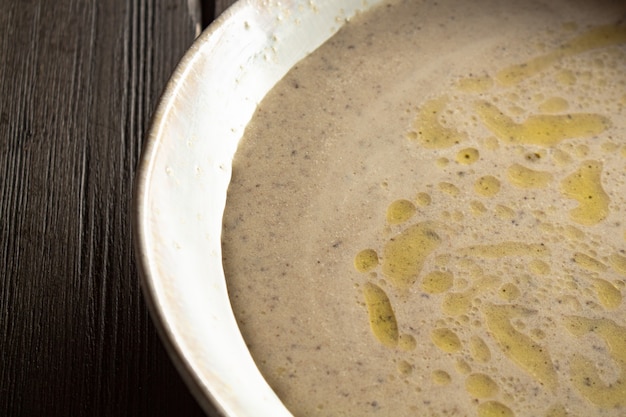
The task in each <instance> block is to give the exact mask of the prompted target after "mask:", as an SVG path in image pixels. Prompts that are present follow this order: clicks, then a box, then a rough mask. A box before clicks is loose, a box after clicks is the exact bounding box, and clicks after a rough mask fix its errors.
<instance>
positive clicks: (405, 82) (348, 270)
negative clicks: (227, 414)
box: [223, 0, 626, 417]
mask: <svg viewBox="0 0 626 417" xmlns="http://www.w3.org/2000/svg"><path fill="white" fill-rule="evenodd" d="M625 13H626V8H625V7H624V5H623V2H621V1H615V2H608V1H604V2H590V1H558V2H557V1H545V2H536V1H530V2H511V1H498V0H480V1H475V2H467V1H461V0H451V1H443V0H442V1H439V2H433V1H401V0H398V1H392V2H390V3H389V4H384V5H382V6H380V7H377V8H376V9H374V10H372V11H371V12H368V13H365V14H363V15H360V16H358V17H357V18H354V19H353V20H352V21H351V22H349V23H347V24H346V25H345V26H344V28H343V29H342V30H341V31H340V32H339V33H338V34H337V35H336V36H334V37H333V38H332V39H331V40H329V41H328V42H327V43H326V44H324V45H323V46H322V47H321V48H319V49H318V50H317V51H316V52H314V53H313V54H311V55H310V56H309V57H307V58H306V59H305V60H303V61H302V62H300V63H299V64H298V65H296V66H295V67H294V68H293V69H292V70H291V71H290V72H289V73H288V74H287V76H285V78H284V79H283V80H282V81H281V82H280V83H279V84H278V85H276V87H275V88H274V89H273V90H272V91H271V92H270V93H269V94H268V96H267V97H266V99H265V100H264V101H263V102H262V103H261V105H260V106H259V108H258V111H257V113H256V115H255V116H254V118H253V120H252V122H251V123H250V125H249V127H248V129H247V131H246V133H245V137H244V139H243V141H242V143H241V146H240V149H239V150H238V153H237V155H236V158H235V161H234V168H233V180H232V184H231V187H230V189H229V195H228V203H227V208H226V213H225V219H224V230H223V249H224V268H225V272H226V276H227V280H228V287H229V292H230V295H231V299H232V304H233V308H234V311H235V314H236V316H237V320H238V322H239V325H240V327H241V331H242V333H243V335H244V338H245V340H246V341H247V343H248V345H249V347H250V350H251V352H252V355H253V357H254V358H255V360H256V362H257V364H258V366H259V368H260V370H261V372H262V373H263V375H264V376H265V377H266V379H267V381H268V382H269V383H270V385H271V386H272V387H273V388H274V390H275V391H276V393H277V394H278V395H279V397H280V398H281V399H282V400H283V401H284V403H285V404H286V406H287V407H288V408H289V409H290V410H291V411H292V412H293V413H294V415H296V416H333V417H336V416H359V417H360V416H370V415H372V416H373V415H376V416H394V417H401V416H416V415H420V416H465V415H467V416H481V417H491V416H581V417H586V416H623V415H626V314H625V313H626V305H625V304H626V303H624V302H623V300H622V298H623V294H624V290H625V286H626V250H625V249H626V224H624V221H625V220H626V210H625V209H624V208H625V207H626V201H625V197H626V184H625V179H626V169H625V168H624V167H625V166H626V117H625V106H626V71H625V69H626V24H624V22H623V20H624V16H625Z"/></svg>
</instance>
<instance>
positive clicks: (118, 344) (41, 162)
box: [0, 0, 232, 417]
mask: <svg viewBox="0 0 626 417" xmlns="http://www.w3.org/2000/svg"><path fill="white" fill-rule="evenodd" d="M231 2H232V1H229V0H226V1H219V0H218V1H211V2H209V1H203V2H200V0H189V1H186V0H98V1H95V0H94V1H76V0H55V1H47V0H0V63H1V65H0V332H1V334H0V355H1V357H0V416H46V417H54V416H63V417H68V416H116V417H117V416H150V417H155V416H174V415H175V416H180V415H183V416H201V415H203V412H202V410H201V409H200V408H199V406H198V405H197V403H196V402H195V400H194V399H193V397H192V396H191V394H190V393H189V391H188V390H187V387H186V386H185V384H184V382H183V380H182V379H181V377H180V376H179V375H178V373H177V372H176V370H175V368H174V366H173V364H172V362H171V360H170V358H169V357H168V356H167V354H166V352H165V350H164V348H163V346H162V344H161V341H160V340H159V338H158V336H157V334H156V330H155V327H154V325H153V322H152V319H151V317H150V316H149V314H148V311H147V308H146V304H145V302H144V299H143V295H142V293H141V289H140V286H139V280H138V276H137V271H136V264H135V258H134V254H133V246H132V234H131V226H130V223H131V222H130V211H131V210H130V209H131V195H132V189H133V178H134V175H135V169H136V166H137V162H138V160H139V158H140V153H141V147H142V141H143V139H144V135H145V132H146V131H147V128H148V123H149V119H150V116H151V114H152V112H153V111H154V109H155V107H156V104H157V101H158V98H159V95H160V93H161V92H162V90H163V88H164V86H165V84H166V82H167V80H168V78H169V76H170V74H171V72H172V71H173V69H174V67H175V65H176V63H177V62H178V60H179V59H180V58H181V57H182V55H183V53H184V52H185V51H186V49H187V48H188V47H189V46H190V44H191V43H192V42H193V39H194V36H195V27H196V26H195V24H194V19H195V20H197V19H198V16H199V13H198V11H199V10H202V11H203V12H204V14H203V15H202V18H203V20H204V23H205V24H206V23H207V22H210V21H211V19H212V18H213V16H215V15H217V14H219V13H220V12H221V11H222V10H223V9H224V8H225V7H226V6H227V5H228V4H229V3H231Z"/></svg>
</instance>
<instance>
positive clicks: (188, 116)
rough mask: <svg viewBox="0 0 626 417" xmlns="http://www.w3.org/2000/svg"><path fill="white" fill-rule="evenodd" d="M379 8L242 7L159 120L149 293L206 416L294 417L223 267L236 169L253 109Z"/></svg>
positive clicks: (140, 216) (174, 80) (181, 68)
mask: <svg viewBox="0 0 626 417" xmlns="http://www.w3.org/2000/svg"><path fill="white" fill-rule="evenodd" d="M379 2H380V1H379V0H369V1H364V0H341V1H339V0H316V1H315V2H313V1H310V0H289V1H274V0H240V1H238V2H237V3H235V4H234V5H233V6H231V7H230V8H229V9H228V10H226V11H225V12H224V13H223V14H222V15H221V16H220V17H219V18H218V19H217V20H216V21H215V22H214V23H213V24H212V25H211V26H210V27H209V28H208V29H207V30H205V32H204V33H203V34H202V35H201V36H200V37H199V38H198V39H197V40H196V41H195V42H194V44H193V45H192V46H191V48H190V49H189V51H188V52H187V53H186V54H185V56H184V57H183V59H182V60H181V62H180V64H179V65H178V66H177V68H176V70H175V71H174V73H173V75H172V77H171V79H170V81H169V82H168V84H167V86H166V88H165V91H164V93H163V95H162V97H161V99H160V102H159V105H158V108H157V109H156V111H155V113H154V116H153V119H152V122H151V126H150V129H149V132H148V134H147V138H146V140H145V144H144V149H143V152H142V157H141V161H140V164H139V167H138V173H137V177H136V183H135V191H134V204H133V210H134V212H133V222H134V226H133V227H134V238H135V249H136V254H137V263H138V268H139V272H140V277H141V283H142V288H143V291H144V295H145V298H146V300H147V304H148V306H149V309H150V311H151V314H152V316H153V319H154V321H155V323H156V325H157V329H158V331H159V333H160V335H161V338H162V339H163V341H164V343H165V345H166V348H167V349H168V351H169V353H170V355H171V357H172V359H173V361H174V363H175V364H176V366H177V368H178V370H179V372H180V373H181V374H182V376H183V377H184V379H185V381H186V382H187V384H188V386H189V388H190V390H191V391H192V392H193V394H194V395H195V396H196V398H197V400H198V401H199V403H200V404H201V405H202V406H203V408H204V409H205V410H206V411H207V412H208V411H209V410H213V409H214V408H217V409H218V410H219V411H220V412H221V413H222V414H224V415H225V416H238V417H243V416H255V417H259V416H272V417H279V416H289V415H291V414H290V412H289V411H288V410H287V408H286V407H285V406H284V405H283V404H282V403H281V401H280V399H279V398H278V397H277V396H276V395H275V393H274V392H273V391H272V389H271V388H270V386H269V385H268V384H267V383H266V381H265V380H264V378H263V376H262V375H261V373H260V372H259V370H258V369H257V367H256V365H255V363H254V361H253V359H252V357H251V355H250V353H249V351H248V349H247V347H246V344H245V342H244V340H243V338H242V336H241V334H240V332H239V329H238V327H237V323H236V321H235V317H234V315H233V312H232V309H231V305H230V302H229V299H228V292H227V288H226V281H225V277H224V271H223V267H222V258H221V240H220V236H221V228H222V215H223V211H224V207H225V203H226V192H227V189H228V185H229V181H230V178H231V161H232V158H233V155H234V154H235V151H236V149H237V145H238V142H239V140H240V138H241V137H242V134H243V132H244V129H245V127H246V125H247V123H248V121H249V120H250V118H251V117H252V115H253V113H254V111H255V109H256V106H257V104H258V103H259V102H260V101H261V99H262V98H263V97H264V95H265V94H266V93H267V92H268V91H269V90H270V89H271V88H272V86H273V85H274V84H275V83H276V82H278V81H279V80H280V79H281V78H282V77H283V75H284V74H285V73H286V72H287V71H288V70H289V69H290V68H291V67H292V66H293V65H294V64H295V63H296V62H298V61H299V60H300V59H302V58H304V57H305V56H306V55H307V54H308V53H310V52H312V51H313V50H314V49H315V48H316V47H318V46H319V45H320V44H322V43H323V42H324V41H325V40H327V39H328V38H329V37H330V36H332V35H333V34H334V33H335V32H336V31H337V30H338V29H339V28H340V27H341V26H342V24H343V23H344V22H345V21H346V20H347V19H350V17H352V16H354V15H355V13H358V12H359V11H363V10H365V9H368V8H369V7H371V6H374V5H375V4H377V3H379Z"/></svg>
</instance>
